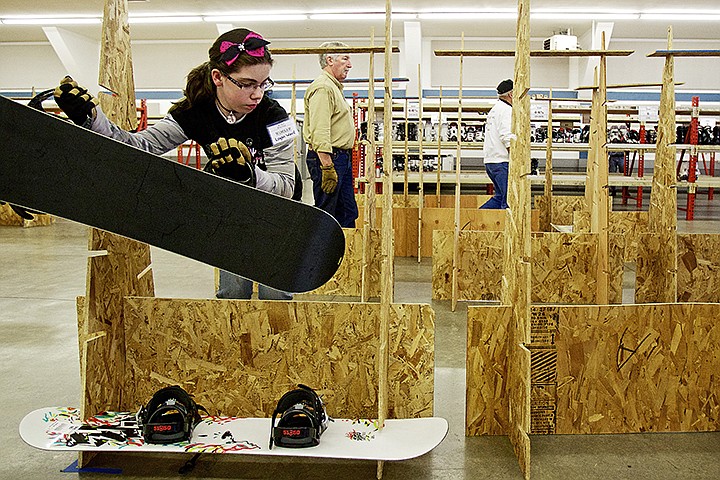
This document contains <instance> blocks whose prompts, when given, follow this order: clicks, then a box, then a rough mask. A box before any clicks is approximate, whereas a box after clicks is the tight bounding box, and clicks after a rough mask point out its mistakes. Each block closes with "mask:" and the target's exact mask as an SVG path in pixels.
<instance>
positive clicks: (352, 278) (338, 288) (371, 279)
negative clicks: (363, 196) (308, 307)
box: [295, 228, 381, 299]
mask: <svg viewBox="0 0 720 480" xmlns="http://www.w3.org/2000/svg"><path fill="white" fill-rule="evenodd" d="M343 232H345V256H344V257H343V260H342V263H341V264H340V268H338V270H337V272H335V275H333V276H332V278H331V279H330V280H328V282H327V283H326V284H325V285H323V286H322V287H320V288H317V289H315V290H313V291H311V292H308V293H307V294H302V295H300V294H298V295H295V298H296V299H301V298H303V296H304V295H343V296H354V297H359V296H360V295H361V294H362V290H361V289H362V262H363V230H362V229H354V228H343ZM380 253H381V252H380V231H379V230H371V231H370V241H369V243H368V251H367V262H368V278H367V282H368V291H367V294H368V296H369V297H378V296H379V295H380V261H381V258H380Z"/></svg>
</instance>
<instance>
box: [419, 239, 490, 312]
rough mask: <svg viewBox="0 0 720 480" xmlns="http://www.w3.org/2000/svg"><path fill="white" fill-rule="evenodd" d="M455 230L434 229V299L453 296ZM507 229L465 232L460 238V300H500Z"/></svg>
mask: <svg viewBox="0 0 720 480" xmlns="http://www.w3.org/2000/svg"><path fill="white" fill-rule="evenodd" d="M453 239H454V235H453V232H452V231H451V230H435V231H433V256H432V258H433V263H432V289H433V297H432V298H433V299H436V300H449V299H451V298H452V262H453ZM502 258H503V232H480V231H475V230H473V231H461V232H460V236H459V239H458V274H457V285H458V290H457V291H458V299H459V300H497V299H498V298H499V297H500V286H501V282H502V274H503V269H502V268H501V265H502Z"/></svg>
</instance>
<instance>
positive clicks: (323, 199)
mask: <svg viewBox="0 0 720 480" xmlns="http://www.w3.org/2000/svg"><path fill="white" fill-rule="evenodd" d="M306 162H307V166H308V172H309V173H310V178H311V179H312V182H313V195H314V197H315V206H316V207H318V208H320V209H321V210H325V211H326V212H327V213H329V214H330V215H332V216H333V217H335V220H337V221H338V223H339V224H340V226H341V227H343V228H355V219H356V218H357V217H358V206H357V202H355V189H354V187H353V175H352V162H351V161H350V150H338V149H334V150H333V164H334V165H335V171H336V172H337V176H338V184H337V187H336V188H335V191H334V192H333V193H331V194H327V193H325V192H323V191H322V188H321V185H322V171H321V170H320V159H319V158H318V156H317V153H315V152H314V151H312V150H309V151H308V153H307V160H306Z"/></svg>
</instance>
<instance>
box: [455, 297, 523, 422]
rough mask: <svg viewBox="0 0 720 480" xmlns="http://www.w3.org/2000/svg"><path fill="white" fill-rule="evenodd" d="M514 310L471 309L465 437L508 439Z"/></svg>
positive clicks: (469, 315)
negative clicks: (508, 394) (509, 364)
mask: <svg viewBox="0 0 720 480" xmlns="http://www.w3.org/2000/svg"><path fill="white" fill-rule="evenodd" d="M511 320H512V309H511V308H510V307H508V306H492V307H480V306H472V307H469V308H468V320H467V322H468V328H467V332H468V333H467V365H466V369H465V378H466V385H467V387H466V388H467V395H466V399H465V435H468V436H475V435H506V434H507V432H508V430H509V425H510V423H509V419H508V413H509V412H508V408H509V404H508V397H507V395H506V393H505V392H506V390H507V385H508V383H509V382H510V379H509V378H508V344H509V342H508V341H507V339H508V338H509V336H510V322H511Z"/></svg>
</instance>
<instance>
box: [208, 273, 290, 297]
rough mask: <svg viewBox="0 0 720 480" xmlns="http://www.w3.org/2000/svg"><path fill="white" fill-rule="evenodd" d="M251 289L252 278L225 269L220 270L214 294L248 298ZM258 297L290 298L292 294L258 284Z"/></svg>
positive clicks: (250, 295)
mask: <svg viewBox="0 0 720 480" xmlns="http://www.w3.org/2000/svg"><path fill="white" fill-rule="evenodd" d="M252 291H253V282H252V280H248V279H247V278H243V277H240V276H238V275H235V274H234V273H230V272H226V271H225V270H220V281H219V282H218V291H217V293H216V294H215V296H216V297H217V298H229V299H235V300H249V299H250V297H252ZM258 298H259V299H260V300H292V298H293V296H292V294H291V293H287V292H283V291H281V290H275V289H274V288H270V287H268V286H265V285H262V284H258Z"/></svg>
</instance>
